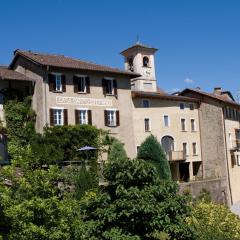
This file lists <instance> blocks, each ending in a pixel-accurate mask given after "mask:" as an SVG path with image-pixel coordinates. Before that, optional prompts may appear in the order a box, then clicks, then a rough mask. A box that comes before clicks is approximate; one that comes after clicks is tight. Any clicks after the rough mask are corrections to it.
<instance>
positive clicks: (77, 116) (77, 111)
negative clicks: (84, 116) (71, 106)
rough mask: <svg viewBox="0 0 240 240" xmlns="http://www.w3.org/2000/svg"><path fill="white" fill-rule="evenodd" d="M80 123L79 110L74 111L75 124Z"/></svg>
mask: <svg viewBox="0 0 240 240" xmlns="http://www.w3.org/2000/svg"><path fill="white" fill-rule="evenodd" d="M79 123H80V121H79V110H75V124H76V125H77V124H79Z"/></svg>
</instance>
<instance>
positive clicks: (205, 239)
mask: <svg viewBox="0 0 240 240" xmlns="http://www.w3.org/2000/svg"><path fill="white" fill-rule="evenodd" d="M192 215H193V216H192V217H191V218H189V219H188V222H189V224H191V225H193V226H194V227H195V228H196V233H197V239H199V240H216V239H217V240H238V239H240V219H239V217H238V216H236V215H235V214H233V213H231V212H230V210H229V209H228V208H227V207H226V206H224V205H221V204H216V203H213V202H205V201H200V202H198V203H197V204H196V205H194V206H193V209H192Z"/></svg>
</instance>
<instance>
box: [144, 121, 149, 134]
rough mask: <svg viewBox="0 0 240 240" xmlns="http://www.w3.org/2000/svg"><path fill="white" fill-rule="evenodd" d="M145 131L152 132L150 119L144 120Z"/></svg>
mask: <svg viewBox="0 0 240 240" xmlns="http://www.w3.org/2000/svg"><path fill="white" fill-rule="evenodd" d="M144 129H145V132H150V119H149V118H144Z"/></svg>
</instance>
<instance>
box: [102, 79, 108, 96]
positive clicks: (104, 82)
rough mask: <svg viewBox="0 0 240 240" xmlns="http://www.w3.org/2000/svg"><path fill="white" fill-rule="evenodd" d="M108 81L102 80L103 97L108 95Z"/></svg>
mask: <svg viewBox="0 0 240 240" xmlns="http://www.w3.org/2000/svg"><path fill="white" fill-rule="evenodd" d="M106 87H107V86H106V79H104V78H103V79H102V88H103V95H106V92H107V89H106Z"/></svg>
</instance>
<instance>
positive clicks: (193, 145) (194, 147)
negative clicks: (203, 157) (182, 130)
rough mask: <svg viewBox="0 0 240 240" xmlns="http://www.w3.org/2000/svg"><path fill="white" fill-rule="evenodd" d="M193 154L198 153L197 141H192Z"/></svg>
mask: <svg viewBox="0 0 240 240" xmlns="http://www.w3.org/2000/svg"><path fill="white" fill-rule="evenodd" d="M192 148H193V155H197V143H195V142H194V143H192Z"/></svg>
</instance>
